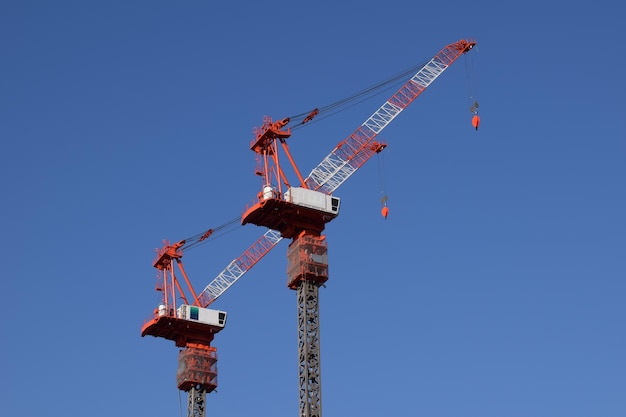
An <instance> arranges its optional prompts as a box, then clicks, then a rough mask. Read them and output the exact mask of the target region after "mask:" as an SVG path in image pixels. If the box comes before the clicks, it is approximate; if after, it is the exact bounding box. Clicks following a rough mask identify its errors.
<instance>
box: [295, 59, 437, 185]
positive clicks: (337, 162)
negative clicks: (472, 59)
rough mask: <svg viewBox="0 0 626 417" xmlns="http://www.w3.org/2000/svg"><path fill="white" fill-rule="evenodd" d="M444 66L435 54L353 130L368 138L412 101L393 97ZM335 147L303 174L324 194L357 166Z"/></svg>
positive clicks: (429, 78) (418, 87)
mask: <svg viewBox="0 0 626 417" xmlns="http://www.w3.org/2000/svg"><path fill="white" fill-rule="evenodd" d="M446 68H448V65H445V64H444V63H442V62H441V60H440V58H439V56H435V57H434V58H433V59H431V60H430V61H429V62H428V63H427V64H426V65H424V66H423V67H422V68H421V69H420V70H419V71H418V72H417V73H416V74H415V75H414V76H413V77H412V78H411V79H410V80H409V81H407V83H406V84H405V85H404V86H402V88H400V90H398V92H396V94H394V95H393V96H392V97H391V98H390V99H389V100H388V101H386V102H385V104H383V105H382V106H381V107H380V108H379V109H378V110H376V112H374V114H372V115H371V116H370V117H369V118H368V119H367V120H366V121H365V122H364V123H363V124H362V125H361V127H360V128H359V130H357V132H355V133H359V134H361V135H363V134H365V135H368V136H371V137H370V138H369V140H371V139H373V138H374V137H375V136H376V135H378V134H379V133H380V132H381V131H382V130H383V129H384V128H385V127H387V125H388V124H389V123H391V122H392V121H393V119H395V118H396V116H397V115H398V114H400V112H401V111H402V110H404V109H405V108H406V106H407V105H408V104H410V102H411V101H412V99H410V100H408V102H406V103H405V104H403V105H395V104H393V103H391V101H392V100H393V99H394V98H398V99H399V100H400V101H402V96H403V95H405V94H406V92H410V91H412V90H418V91H423V90H424V89H425V88H426V87H428V86H429V85H430V84H431V83H432V82H433V81H434V80H435V79H436V78H437V77H439V75H441V73H442V72H443V71H445V69H446ZM412 84H414V85H412ZM394 101H396V100H394ZM343 144H344V143H342V145H343ZM339 149H340V147H337V148H335V149H333V151H332V152H331V153H330V154H329V155H328V156H327V157H326V158H324V160H322V162H320V164H319V165H318V166H317V167H315V168H314V169H313V170H312V171H311V173H310V174H309V176H308V178H307V182H308V181H314V182H315V183H316V184H317V185H318V186H319V187H320V188H321V189H323V190H324V191H325V192H326V193H328V194H331V193H333V192H334V191H335V190H336V189H337V188H338V187H339V186H340V185H341V184H343V182H344V181H345V180H347V179H348V178H349V177H350V175H352V174H353V173H354V172H355V171H356V170H357V169H358V167H354V166H352V165H350V163H349V159H344V157H342V155H340V154H339V153H338V152H337V151H338V150H339ZM342 151H343V150H342ZM342 154H345V152H342Z"/></svg>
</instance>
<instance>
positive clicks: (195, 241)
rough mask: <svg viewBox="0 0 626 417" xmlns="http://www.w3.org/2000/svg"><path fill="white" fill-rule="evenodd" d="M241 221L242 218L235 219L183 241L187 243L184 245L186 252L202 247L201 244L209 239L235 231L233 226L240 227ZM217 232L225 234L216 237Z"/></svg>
mask: <svg viewBox="0 0 626 417" xmlns="http://www.w3.org/2000/svg"><path fill="white" fill-rule="evenodd" d="M240 219H241V217H239V216H237V217H234V218H232V219H230V220H228V221H226V222H225V223H223V224H221V225H219V226H217V227H214V228H210V229H207V230H205V231H203V232H201V233H197V234H195V235H193V236H190V237H188V238H186V239H183V240H184V241H185V244H184V245H183V247H184V248H185V249H186V250H189V249H192V248H194V247H196V246H198V245H200V244H201V243H204V242H205V241H207V240H208V239H209V238H211V239H215V238H217V237H219V236H222V235H224V234H225V233H227V232H228V229H233V225H235V224H237V225H238V226H239V221H240ZM217 232H223V233H221V234H217V235H216V233H217Z"/></svg>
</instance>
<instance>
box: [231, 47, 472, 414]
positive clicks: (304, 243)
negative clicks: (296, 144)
mask: <svg viewBox="0 0 626 417" xmlns="http://www.w3.org/2000/svg"><path fill="white" fill-rule="evenodd" d="M474 45H475V42H474V41H471V40H460V41H458V42H455V43H452V44H450V45H447V46H445V47H444V48H443V49H442V50H441V51H439V52H438V53H437V54H436V55H435V56H434V57H433V58H432V59H431V60H430V61H429V62H428V63H427V64H426V65H424V66H423V67H422V68H421V69H420V70H419V71H418V72H417V73H416V74H415V75H414V76H413V77H411V78H410V79H409V80H408V81H407V82H406V83H405V84H404V85H403V86H402V87H401V88H400V89H399V90H398V91H397V92H396V93H395V94H393V95H392V96H391V97H390V98H389V99H388V100H387V101H386V102H385V103H384V104H383V105H382V106H381V107H380V108H379V109H378V110H376V111H375V112H374V114H372V115H371V116H370V117H369V118H368V119H367V120H366V121H365V122H364V123H363V124H362V125H361V126H359V127H358V128H357V129H356V130H355V131H354V132H353V133H352V134H351V135H350V136H348V137H347V138H346V139H344V140H343V141H341V142H339V144H338V145H337V146H336V147H335V148H334V149H333V150H332V151H331V152H330V154H328V156H326V158H324V159H323V160H322V162H320V163H319V165H317V167H315V168H314V169H313V170H312V171H311V173H310V174H309V175H308V177H306V179H304V178H303V177H302V175H301V173H300V170H299V169H298V166H297V165H296V163H295V161H294V159H293V157H292V156H291V153H290V152H289V146H288V144H287V141H286V139H287V138H289V137H290V136H291V131H290V129H289V128H288V127H287V125H288V124H289V122H290V120H289V119H288V118H286V119H282V120H278V121H272V119H271V118H269V117H266V118H265V120H264V123H263V125H262V126H261V128H259V129H256V130H255V136H254V138H253V140H252V143H251V146H250V149H251V150H252V151H254V152H255V153H256V154H257V158H258V164H257V168H258V169H257V174H258V175H259V176H261V177H262V179H263V181H262V190H261V192H259V194H258V196H257V200H256V201H255V202H254V203H253V204H252V205H250V206H249V207H247V209H246V210H245V212H244V214H243V216H242V220H241V222H242V224H247V223H251V224H255V225H257V226H264V227H267V228H269V229H271V230H276V231H278V232H280V235H281V236H282V237H283V238H287V239H291V240H292V242H291V243H290V244H289V248H288V250H287V287H288V288H290V289H292V290H295V291H296V293H297V306H298V364H299V367H298V374H299V378H298V380H299V408H300V417H321V414H322V409H321V405H322V392H321V369H320V332H319V287H320V286H321V285H323V284H324V283H325V282H326V281H327V280H328V247H327V243H326V237H325V236H324V235H322V232H323V230H324V228H325V225H326V223H328V222H330V221H332V220H333V219H335V218H336V217H337V215H338V214H339V206H340V199H339V198H338V197H335V196H333V195H332V193H333V192H334V191H335V190H336V189H337V188H338V187H339V186H340V185H341V184H343V183H344V182H345V181H346V180H347V179H348V178H349V177H350V176H351V175H352V174H354V173H355V172H356V171H357V170H358V169H359V168H360V167H361V166H363V164H365V163H366V162H367V161H368V160H369V159H370V158H371V157H372V156H373V155H374V154H376V153H379V152H381V151H382V150H383V149H384V148H385V147H386V144H385V143H382V142H378V141H377V140H376V137H377V136H378V134H379V133H380V132H381V131H382V130H383V129H384V128H385V127H386V126H388V125H389V123H391V122H392V121H393V120H394V119H395V118H396V117H397V116H398V114H400V112H401V111H402V110H404V109H405V108H406V107H407V106H408V105H409V104H411V103H412V102H413V101H414V100H415V99H416V98H417V97H418V96H419V95H420V94H421V93H422V92H424V91H425V90H426V88H427V87H428V86H429V85H430V84H431V83H432V82H433V81H434V80H435V79H436V78H437V77H439V76H440V75H441V74H442V73H443V72H444V71H445V70H446V69H447V68H448V67H449V66H450V65H451V64H452V63H453V62H454V61H456V60H457V59H458V58H459V57H460V56H461V55H462V54H464V53H466V52H468V51H470V50H471V49H472V48H473V47H474ZM311 114H312V115H313V114H314V112H312V113H311ZM281 148H282V150H283V152H284V153H285V155H286V156H287V159H288V161H289V163H290V164H291V168H292V169H293V172H295V175H296V176H297V177H298V186H292V185H291V184H290V182H289V181H288V179H287V178H286V175H285V170H284V169H283V168H282V167H281V163H280V162H281V161H280V158H279V151H280V149H281Z"/></svg>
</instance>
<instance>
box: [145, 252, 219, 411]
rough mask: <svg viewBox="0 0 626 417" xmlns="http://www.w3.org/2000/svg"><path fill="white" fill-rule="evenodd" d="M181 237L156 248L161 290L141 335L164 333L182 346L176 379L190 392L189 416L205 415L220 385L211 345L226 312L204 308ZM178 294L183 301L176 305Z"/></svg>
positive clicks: (181, 386)
mask: <svg viewBox="0 0 626 417" xmlns="http://www.w3.org/2000/svg"><path fill="white" fill-rule="evenodd" d="M184 245H185V241H184V240H181V241H180V242H177V243H175V244H173V245H170V244H169V242H165V245H164V246H163V248H161V249H160V250H159V251H158V252H157V256H156V258H155V260H154V263H153V266H154V267H155V268H156V269H157V270H158V271H159V275H158V278H157V291H160V292H161V293H162V299H161V303H160V304H159V306H158V307H157V308H156V309H155V311H154V313H153V317H152V318H151V319H150V320H148V321H146V322H145V323H144V325H143V327H142V328H141V336H154V337H162V338H164V339H168V340H172V341H174V343H176V346H178V347H181V348H182V349H181V351H180V352H179V354H178V371H177V372H176V383H177V385H178V389H180V390H181V391H185V392H187V393H188V403H187V408H188V414H187V415H189V416H195V415H200V416H204V415H205V403H206V394H207V393H210V392H212V391H214V390H215V388H217V350H216V349H215V347H213V346H211V342H212V341H213V337H214V336H215V334H217V333H218V332H219V331H220V330H222V329H223V328H224V326H225V325H226V312H224V311H219V310H211V309H208V308H204V306H203V305H202V303H201V301H200V300H201V298H200V297H198V296H197V295H196V292H195V291H194V289H193V287H192V286H191V283H190V281H189V278H188V277H187V274H186V272H185V268H184V267H183V263H182V257H183V253H182V247H183V246H184ZM174 264H177V265H178V268H179V269H180V272H181V273H182V276H183V277H184V280H185V283H186V284H187V287H188V289H189V291H190V292H191V294H192V297H193V302H192V303H190V302H189V301H188V299H187V296H186V295H185V293H184V292H183V289H182V286H181V284H180V282H179V280H178V278H177V277H176V274H175V272H174ZM177 294H178V295H179V296H180V297H181V298H182V299H183V304H181V305H179V306H178V307H177V306H176V299H177Z"/></svg>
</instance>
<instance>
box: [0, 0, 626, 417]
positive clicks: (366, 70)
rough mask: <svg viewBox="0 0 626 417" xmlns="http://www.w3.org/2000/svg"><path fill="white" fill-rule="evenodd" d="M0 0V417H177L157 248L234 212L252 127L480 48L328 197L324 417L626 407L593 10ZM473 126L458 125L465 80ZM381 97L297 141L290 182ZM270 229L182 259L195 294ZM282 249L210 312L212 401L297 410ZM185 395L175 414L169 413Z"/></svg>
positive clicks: (247, 170)
mask: <svg viewBox="0 0 626 417" xmlns="http://www.w3.org/2000/svg"><path fill="white" fill-rule="evenodd" d="M223 3H224V4H215V2H206V1H204V2H202V1H187V2H164V1H151V2H148V1H143V2H141V1H130V2H78V1H56V2H40V1H30V2H18V1H3V2H2V3H1V4H0V39H2V41H1V42H0V52H1V56H2V65H0V139H1V141H2V153H1V155H2V161H1V163H0V174H1V175H2V178H3V181H2V185H1V186H0V187H1V191H2V195H3V196H4V201H5V203H4V204H3V208H2V214H3V215H2V216H1V218H0V225H1V230H2V237H3V239H2V243H0V248H1V250H2V253H4V254H5V255H6V257H7V264H6V265H5V267H4V280H3V282H4V285H3V288H4V289H3V291H2V293H3V295H4V297H3V300H4V301H3V303H2V304H3V306H4V311H5V312H7V314H5V316H4V320H2V324H1V326H2V327H1V329H0V330H1V332H0V334H1V335H2V336H1V338H2V339H1V340H2V352H3V354H2V355H1V356H0V366H1V368H0V369H1V372H0V383H1V385H2V389H1V390H0V414H1V415H6V416H20V417H30V416H42V415H49V416H77V415H84V414H85V413H87V414H89V415H90V416H93V417H99V416H107V417H108V416H111V415H119V416H125V415H128V416H130V415H150V416H173V415H180V408H181V407H182V409H183V413H184V409H185V397H184V396H182V397H179V393H178V391H177V389H176V384H175V372H176V366H177V363H176V361H177V348H176V347H175V346H174V345H173V343H171V342H168V341H165V340H159V339H154V338H141V337H140V335H139V331H140V328H141V324H142V322H143V320H144V319H145V318H146V317H147V316H148V315H149V314H150V312H151V311H152V310H153V308H154V307H155V305H156V304H157V302H158V295H157V293H156V292H155V291H154V290H153V288H154V277H155V271H154V269H153V268H152V266H151V262H152V259H153V255H154V249H155V248H157V247H159V246H160V245H161V241H162V240H163V239H171V240H177V239H181V238H184V237H187V236H190V235H193V234H195V233H198V232H202V231H203V230H205V229H207V228H209V227H215V226H218V225H220V224H222V223H223V222H225V221H227V220H230V219H232V218H233V217H236V216H238V215H240V214H241V211H242V209H243V207H244V206H245V204H246V203H248V202H249V201H250V200H251V199H252V198H254V196H255V194H256V193H257V192H258V191H259V183H258V180H257V178H256V177H255V176H254V175H253V168H254V155H253V153H252V152H251V151H250V150H249V149H248V146H249V141H250V139H251V137H252V129H253V128H254V127H255V126H259V125H260V124H261V123H262V119H263V116H265V115H269V116H272V117H274V118H282V117H285V116H289V115H293V114H297V113H300V112H305V111H308V110H310V109H312V108H314V107H319V106H323V105H326V104H329V103H332V102H334V101H336V100H338V99H341V98H343V97H346V96H348V95H350V94H352V93H354V92H356V91H358V90H361V89H363V88H365V87H367V86H369V85H372V84H373V83H376V82H378V81H380V80H382V79H385V78H387V77H389V76H390V75H393V74H396V73H398V72H400V71H402V70H404V69H405V68H408V67H410V66H412V65H415V64H417V63H420V62H423V61H424V60H427V59H429V58H430V57H432V55H434V54H435V53H436V52H437V51H439V50H440V49H441V48H442V47H443V46H445V45H446V44H449V43H451V42H454V41H457V40H459V39H463V38H475V39H476V40H477V42H478V47H477V49H476V50H474V51H473V52H472V53H471V54H472V55H471V59H468V60H465V59H464V58H461V59H459V61H457V63H455V64H454V65H453V66H452V67H451V68H450V69H449V70H448V71H446V72H445V73H444V74H443V75H442V76H441V77H440V78H439V79H438V80H436V81H435V83H434V84H433V85H432V86H431V87H430V88H429V89H428V90H427V91H426V92H425V93H424V94H423V95H422V96H421V97H419V98H418V100H417V101H416V102H415V103H413V104H412V105H411V106H410V107H409V108H408V109H407V110H406V111H405V112H403V113H402V114H401V115H400V116H399V117H398V118H397V119H396V120H395V121H394V122H393V123H392V124H391V125H390V126H389V127H388V128H387V129H386V130H385V131H384V132H383V134H382V135H381V138H382V139H385V140H386V141H388V142H389V148H388V149H387V150H386V151H385V152H384V154H383V156H382V157H381V159H382V161H379V162H381V163H382V162H384V170H383V172H382V174H383V175H384V178H385V181H384V184H385V192H386V193H387V194H388V195H389V206H390V216H389V219H388V220H387V221H384V220H382V218H381V217H380V214H379V211H380V203H379V201H378V200H379V196H380V183H381V175H380V173H379V170H378V163H377V162H376V161H374V160H372V161H370V162H369V163H368V164H366V166H364V167H363V168H362V169H361V170H360V171H359V172H358V173H357V174H356V175H354V176H353V177H352V178H350V180H349V181H348V182H346V184H344V185H343V186H342V187H341V188H340V189H339V190H338V191H337V193H336V194H337V195H338V196H339V197H341V198H342V212H341V214H340V216H339V217H338V218H337V219H336V220H335V221H333V222H332V223H330V224H329V225H328V227H327V229H326V234H327V236H328V243H329V257H330V275H331V276H330V280H329V282H328V283H327V288H323V289H321V291H320V292H321V294H320V298H321V301H320V302H321V313H320V314H321V331H322V335H321V347H322V358H321V362H322V376H323V384H322V387H323V394H322V401H323V412H324V415H326V416H338V415H358V416H362V417H369V416H372V417H373V416H381V415H386V416H394V415H422V416H429V417H453V416H454V417H456V416H461V415H462V416H466V417H491V416H493V417H496V416H497V417H501V416H507V417H517V416H519V417H531V416H537V417H543V416H551V417H558V416H563V417H565V416H567V417H572V416H581V417H598V416H602V417H613V416H615V417H617V416H624V415H626V396H624V392H626V377H625V375H626V359H625V356H624V351H625V349H626V336H625V333H624V320H625V319H626V306H625V305H624V301H623V300H624V295H625V294H626V284H625V283H624V278H625V277H626V256H625V255H626V240H625V236H626V220H625V216H624V213H626V196H625V193H624V191H625V185H626V168H625V167H624V158H625V157H626V122H625V120H626V118H625V116H624V114H626V112H625V111H626V105H625V104H624V96H625V93H626V87H625V83H624V78H623V75H622V74H623V72H624V67H625V66H626V65H625V64H626V59H625V58H624V54H623V53H622V52H621V49H620V48H621V46H620V45H621V44H620V41H621V39H623V38H624V35H626V33H624V29H623V21H622V20H623V19H622V18H621V15H620V14H619V13H618V12H617V10H616V6H611V5H610V4H611V3H612V2H608V1H599V2H594V3H593V5H590V4H588V3H584V2H569V3H568V4H567V6H564V5H561V4H560V3H555V5H554V6H553V5H550V4H549V2H533V1H530V2H517V3H514V4H513V3H507V2H484V1H477V2H469V3H468V2H458V1H451V2H444V3H439V4H435V3H425V4H418V3H416V2H408V1H388V2H384V3H383V2H371V1H369V0H366V1H361V2H325V1H321V2H314V3H311V2H306V3H298V2H279V1H270V2H223ZM467 68H470V69H472V68H473V77H470V78H469V80H470V83H475V86H476V98H477V99H478V101H479V103H480V114H481V117H482V125H481V128H480V130H479V131H478V132H476V131H474V130H473V128H472V127H471V124H470V119H471V114H470V112H469V109H468V108H469V105H470V103H471V101H470V100H469V97H468V72H467ZM385 99H386V98H385V97H379V98H378V99H374V100H373V101H368V102H366V103H363V105H361V106H357V107H354V108H351V109H350V110H349V111H345V112H343V113H340V114H338V115H337V116H335V117H333V118H329V119H327V120H326V121H324V122H323V123H322V122H320V123H317V124H315V125H311V127H310V128H307V129H300V130H298V131H297V134H294V135H293V136H292V138H291V139H290V143H291V145H290V146H291V150H292V152H293V154H294V157H295V158H296V160H297V162H298V164H299V166H300V167H301V169H302V171H304V172H305V173H308V172H309V170H310V169H311V168H312V167H313V166H315V165H316V164H317V163H318V162H319V161H320V160H321V159H322V158H323V157H324V156H325V155H326V154H327V153H328V152H329V151H330V150H331V149H332V148H333V147H334V145H335V144H336V143H338V142H339V141H340V140H342V139H344V138H345V137H346V136H347V135H349V134H350V133H351V132H352V131H353V130H354V129H355V128H356V127H357V126H359V125H360V124H361V123H362V122H363V121H364V120H365V119H366V118H367V117H368V116H369V115H370V114H371V113H372V112H373V111H375V110H376V109H377V108H378V106H379V105H380V104H382V102H383V101H384V100H385ZM261 233H263V230H262V229H258V228H255V226H251V225H247V226H245V227H240V228H237V229H236V230H234V231H233V232H232V233H229V234H227V235H224V236H223V237H220V238H219V239H215V240H214V241H211V242H209V243H208V244H206V245H204V246H201V247H199V248H197V249H194V250H193V251H190V252H189V253H187V254H186V255H185V258H184V260H185V265H186V267H187V270H188V272H189V274H190V276H191V279H192V281H193V282H194V285H195V286H196V287H198V288H202V287H204V285H205V284H206V283H208V282H209V281H210V280H211V279H212V278H213V277H214V276H215V275H217V274H218V273H219V272H220V271H221V270H222V269H223V268H224V267H225V266H226V265H227V264H228V263H229V262H230V261H231V260H232V259H233V258H235V257H237V256H238V255H239V254H241V253H242V252H243V251H244V250H245V249H246V248H247V247H248V246H249V245H250V244H251V243H252V242H253V241H254V240H255V239H256V238H257V237H258V236H260V234H261ZM286 249H287V242H282V243H281V244H280V246H279V247H277V248H276V249H274V251H273V252H271V253H270V254H269V255H268V256H267V257H266V258H265V259H263V261H262V262H260V263H259V264H258V265H257V266H255V267H254V268H253V269H252V270H251V271H250V272H249V273H248V274H247V275H246V276H245V277H244V278H243V279H242V280H241V281H240V282H238V283H237V284H236V285H235V286H234V287H233V288H231V290H230V291H229V292H228V293H226V294H225V295H224V296H223V297H222V298H221V299H220V300H218V302H216V303H215V304H214V307H215V308H219V309H222V310H225V311H228V313H229V319H228V325H227V328H226V329H225V330H224V331H223V332H222V333H220V334H219V335H218V336H217V337H216V339H215V343H214V345H215V346H216V347H217V349H218V354H219V362H218V366H219V388H218V392H217V393H213V394H211V395H210V396H209V398H208V404H207V407H208V412H207V415H215V416H218V415H219V416H239V415H251V414H254V415H285V416H286V415H296V413H297V411H298V405H297V389H298V385H297V383H298V381H297V366H296V365H297V356H296V353H297V345H296V339H297V333H296V300H295V293H294V292H293V291H290V290H288V289H286V287H285V283H286V276H285V268H286V259H285V255H286ZM181 404H182V405H181Z"/></svg>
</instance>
